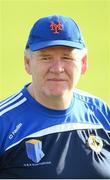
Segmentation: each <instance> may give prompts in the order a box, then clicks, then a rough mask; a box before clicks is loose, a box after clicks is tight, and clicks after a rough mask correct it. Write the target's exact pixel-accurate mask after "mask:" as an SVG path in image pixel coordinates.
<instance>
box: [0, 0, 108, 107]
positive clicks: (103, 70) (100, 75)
mask: <svg viewBox="0 0 110 180" xmlns="http://www.w3.org/2000/svg"><path fill="white" fill-rule="evenodd" d="M51 14H63V15H67V16H71V17H72V18H73V19H74V20H75V21H76V22H77V23H78V24H79V26H80V28H81V30H82V33H83V36H84V39H85V42H86V46H87V48H88V62H89V66H88V72H87V73H86V75H83V76H82V77H81V79H80V82H79V84H78V88H81V89H82V90H86V91H88V92H90V93H92V94H94V95H96V96H98V97H100V98H101V99H103V100H105V101H106V102H107V103H108V104H109V105H110V0H16V1H15V0H0V100H2V99H4V98H6V97H7V96H10V95H12V94H13V93H15V92H17V91H18V90H19V89H21V88H22V87H23V86H24V84H26V83H27V82H29V81H31V77H30V76H29V75H27V74H26V72H25V70H24V64H23V63H24V62H23V55H24V47H25V44H26V41H27V37H28V34H29V31H30V28H31V27H32V25H33V23H34V22H35V21H36V20H37V19H38V18H40V17H42V16H47V15H51Z"/></svg>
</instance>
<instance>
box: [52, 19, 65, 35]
mask: <svg viewBox="0 0 110 180" xmlns="http://www.w3.org/2000/svg"><path fill="white" fill-rule="evenodd" d="M50 28H51V30H52V31H53V33H54V34H59V31H61V30H62V24H61V22H60V21H59V22H58V23H57V24H55V23H54V22H53V21H51V24H50Z"/></svg>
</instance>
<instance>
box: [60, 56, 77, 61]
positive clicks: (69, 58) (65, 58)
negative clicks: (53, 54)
mask: <svg viewBox="0 0 110 180" xmlns="http://www.w3.org/2000/svg"><path fill="white" fill-rule="evenodd" d="M63 59H64V60H65V61H73V60H74V59H73V58H71V57H63Z"/></svg>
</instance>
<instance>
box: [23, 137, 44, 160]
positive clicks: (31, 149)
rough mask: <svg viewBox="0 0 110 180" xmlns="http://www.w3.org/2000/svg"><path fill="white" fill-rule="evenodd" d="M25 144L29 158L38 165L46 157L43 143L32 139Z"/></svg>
mask: <svg viewBox="0 0 110 180" xmlns="http://www.w3.org/2000/svg"><path fill="white" fill-rule="evenodd" d="M25 144H26V152H27V156H28V158H29V159H31V160H32V161H33V162H35V163H38V162H39V161H40V160H41V159H42V158H43V157H44V153H43V151H42V142H41V141H39V140H36V139H30V140H28V141H26V142H25Z"/></svg>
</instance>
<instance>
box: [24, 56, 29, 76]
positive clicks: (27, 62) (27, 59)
mask: <svg viewBox="0 0 110 180" xmlns="http://www.w3.org/2000/svg"><path fill="white" fill-rule="evenodd" d="M24 66H25V70H26V72H27V73H28V74H31V59H30V57H29V56H27V55H26V54H25V55H24Z"/></svg>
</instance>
